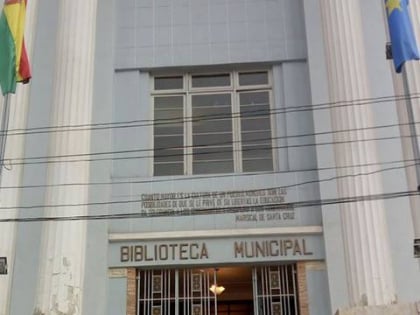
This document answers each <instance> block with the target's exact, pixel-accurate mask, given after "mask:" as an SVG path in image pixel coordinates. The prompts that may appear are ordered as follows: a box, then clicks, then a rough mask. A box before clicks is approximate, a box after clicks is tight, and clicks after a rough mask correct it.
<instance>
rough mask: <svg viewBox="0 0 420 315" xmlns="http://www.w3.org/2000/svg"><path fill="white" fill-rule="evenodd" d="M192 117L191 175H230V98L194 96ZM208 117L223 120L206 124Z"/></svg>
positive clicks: (228, 96) (231, 154) (225, 96)
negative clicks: (192, 148)
mask: <svg viewBox="0 0 420 315" xmlns="http://www.w3.org/2000/svg"><path fill="white" fill-rule="evenodd" d="M192 113H193V120H194V122H193V146H194V150H193V173H194V174H209V173H226V172H232V171H233V145H232V118H231V117H232V106H231V94H228V93H226V94H205V95H202V94H200V95H193V96H192ZM211 117H220V118H221V117H224V119H220V118H219V119H210V120H208V118H211ZM226 118H227V119H226ZM195 119H197V121H195ZM200 146H204V147H200ZM207 164H208V165H207Z"/></svg>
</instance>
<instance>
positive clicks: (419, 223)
mask: <svg viewBox="0 0 420 315" xmlns="http://www.w3.org/2000/svg"><path fill="white" fill-rule="evenodd" d="M401 74H402V81H403V88H404V94H405V96H406V99H405V105H406V108H407V118H408V125H409V130H410V132H409V136H410V139H411V148H412V150H413V159H414V162H415V170H416V184H417V191H420V149H419V143H418V136H417V130H416V120H415V118H414V111H413V102H412V100H411V97H410V86H409V84H408V77H407V70H406V68H405V66H403V67H402V73H401ZM413 198H420V197H419V196H414V197H413ZM411 216H412V219H413V226H414V244H413V246H414V247H413V250H414V257H415V258H420V209H416V207H413V206H412V207H411Z"/></svg>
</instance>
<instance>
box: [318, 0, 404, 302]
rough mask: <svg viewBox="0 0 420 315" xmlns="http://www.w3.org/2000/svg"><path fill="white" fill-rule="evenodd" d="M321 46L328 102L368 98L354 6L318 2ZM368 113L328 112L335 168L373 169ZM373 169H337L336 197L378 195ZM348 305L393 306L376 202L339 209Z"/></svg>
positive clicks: (363, 108) (364, 108)
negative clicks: (370, 164) (322, 39)
mask: <svg viewBox="0 0 420 315" xmlns="http://www.w3.org/2000/svg"><path fill="white" fill-rule="evenodd" d="M321 11H322V15H323V18H322V23H323V30H324V44H325V51H326V60H327V68H328V82H329V87H330V101H331V102H332V104H333V105H334V103H335V102H341V101H352V100H361V99H366V98H369V97H370V91H369V82H368V76H367V70H366V69H367V68H366V57H365V53H364V49H365V48H364V44H363V32H362V22H361V11H360V4H359V1H336V0H321ZM372 115H373V112H372V110H371V109H370V107H369V106H368V105H357V102H356V103H355V104H352V105H350V106H339V107H334V106H332V107H331V119H332V129H333V131H334V132H336V131H340V130H343V129H357V130H358V131H357V132H336V133H334V141H335V142H348V141H352V142H348V143H342V144H335V145H334V154H335V162H336V165H337V166H338V167H340V166H351V165H365V164H367V163H377V162H378V158H377V150H376V146H375V143H374V142H373V141H365V140H366V139H372V138H375V134H374V132H373V131H372V130H371V129H363V128H366V127H372V126H373V125H374V121H373V117H372ZM375 170H378V167H374V166H365V167H359V168H351V169H340V168H339V169H337V173H338V176H339V177H340V178H339V179H338V181H337V182H338V184H337V185H338V195H339V197H352V196H367V195H371V194H380V193H382V185H381V176H380V174H379V173H376V174H371V175H364V176H356V177H353V176H348V177H346V175H351V174H354V173H368V172H369V173H371V172H373V171H375ZM339 207H340V211H341V221H342V226H343V234H344V235H343V239H344V250H345V257H346V269H347V278H348V288H349V301H350V303H351V304H352V305H351V306H355V305H377V304H389V303H392V302H393V301H394V300H395V298H396V297H395V289H394V279H393V278H394V277H393V272H392V263H391V257H390V251H389V243H388V234H387V225H386V219H385V212H384V203H383V202H382V201H381V200H376V201H363V202H357V203H344V204H341V205H340V206H339Z"/></svg>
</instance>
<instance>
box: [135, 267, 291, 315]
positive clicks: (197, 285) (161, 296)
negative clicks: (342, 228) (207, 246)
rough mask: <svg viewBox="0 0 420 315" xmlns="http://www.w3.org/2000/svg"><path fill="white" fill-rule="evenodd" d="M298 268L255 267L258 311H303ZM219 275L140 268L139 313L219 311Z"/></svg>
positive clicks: (272, 314)
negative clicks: (214, 287)
mask: <svg viewBox="0 0 420 315" xmlns="http://www.w3.org/2000/svg"><path fill="white" fill-rule="evenodd" d="M296 272H297V271H296V265H295V264H287V265H276V266H258V267H254V268H252V290H253V304H254V315H299V307H298V305H299V302H298V288H297V277H296ZM216 277H217V273H216V269H163V270H138V272H137V301H138V303H137V315H217V312H218V310H217V295H215V294H213V293H212V292H211V291H210V290H209V288H210V287H211V285H212V284H216V283H217V279H216ZM249 281H251V279H250V280H249ZM227 291H229V289H228V290H227ZM220 311H221V310H220ZM221 313H223V312H222V311H221Z"/></svg>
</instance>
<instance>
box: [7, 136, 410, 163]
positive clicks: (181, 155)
mask: <svg viewBox="0 0 420 315" xmlns="http://www.w3.org/2000/svg"><path fill="white" fill-rule="evenodd" d="M411 137H412V136H404V135H400V136H389V137H381V138H370V139H357V140H346V141H330V142H318V143H315V142H314V143H307V144H296V145H284V146H270V147H267V148H263V149H262V148H242V149H240V150H235V149H233V148H232V149H231V150H219V151H217V152H211V151H209V152H197V153H194V152H192V153H176V154H165V155H164V156H163V157H184V156H200V155H212V154H219V153H231V152H237V151H240V152H253V151H261V150H271V149H291V148H302V147H312V146H324V145H337V144H348V143H356V142H370V141H384V140H395V139H401V138H411ZM270 139H272V140H275V139H277V137H272V138H270ZM202 147H204V148H206V147H208V146H200V147H199V148H202ZM183 148H184V147H179V149H183ZM162 150H166V149H162ZM171 150H173V148H172V149H171ZM150 151H153V149H133V150H119V151H108V152H93V153H80V154H67V155H49V156H35V157H25V158H15V157H12V158H8V159H5V160H4V161H0V162H4V164H5V165H8V166H12V165H34V164H52V163H74V162H98V161H109V160H132V159H151V158H154V155H140V156H124V157H115V156H111V157H106V158H92V159H70V160H62V159H64V158H76V157H85V156H86V157H88V156H101V155H112V154H127V153H138V152H150ZM40 159H45V161H34V162H10V160H18V161H28V160H40ZM47 159H59V160H47Z"/></svg>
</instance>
